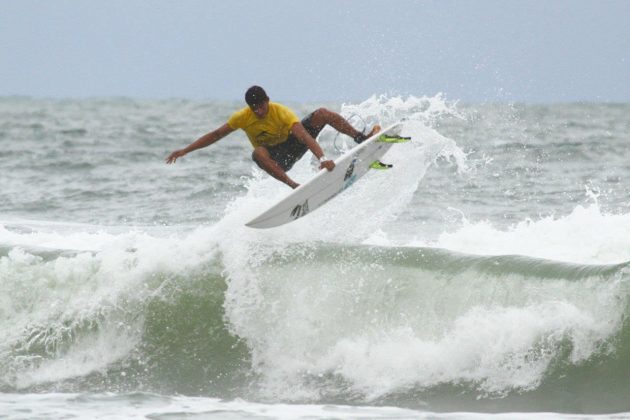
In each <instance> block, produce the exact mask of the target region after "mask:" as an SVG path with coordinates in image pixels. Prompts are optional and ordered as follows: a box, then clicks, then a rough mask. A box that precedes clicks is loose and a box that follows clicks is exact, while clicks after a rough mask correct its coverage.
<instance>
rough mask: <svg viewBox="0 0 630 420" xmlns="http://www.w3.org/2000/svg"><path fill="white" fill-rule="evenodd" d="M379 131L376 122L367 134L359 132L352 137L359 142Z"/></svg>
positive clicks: (379, 127) (379, 128)
mask: <svg viewBox="0 0 630 420" xmlns="http://www.w3.org/2000/svg"><path fill="white" fill-rule="evenodd" d="M379 131H381V126H380V125H378V124H375V125H374V127H372V130H370V132H369V133H368V134H363V133H359V135H358V136H356V137H355V138H354V141H355V142H357V143H359V144H361V143H363V142H364V141H365V140H367V139H369V138H370V137H372V136H373V135H374V134H376V133H378V132H379Z"/></svg>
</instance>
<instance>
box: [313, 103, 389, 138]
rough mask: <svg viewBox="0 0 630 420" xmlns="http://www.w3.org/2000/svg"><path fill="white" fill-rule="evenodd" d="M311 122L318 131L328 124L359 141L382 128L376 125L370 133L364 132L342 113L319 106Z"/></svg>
mask: <svg viewBox="0 0 630 420" xmlns="http://www.w3.org/2000/svg"><path fill="white" fill-rule="evenodd" d="M310 124H311V126H312V127H313V129H315V130H316V131H317V132H318V133H319V131H320V130H321V129H322V128H324V126H325V125H326V124H328V125H330V126H331V127H332V128H334V129H335V130H337V131H339V132H340V133H342V134H345V135H348V136H350V137H352V138H353V139H354V141H356V142H357V143H361V142H362V141H363V140H365V139H367V138H368V137H370V136H372V135H374V134H376V133H377V132H378V131H379V130H380V129H381V127H380V126H378V125H375V126H374V127H372V130H371V131H370V132H369V133H368V134H363V133H362V132H360V131H358V130H356V129H355V128H354V127H352V126H351V125H350V123H349V122H348V121H346V119H345V118H343V117H342V116H341V115H339V114H337V113H336V112H333V111H330V110H328V109H326V108H319V109H317V110H315V111H314V112H313V113H312V114H311V118H310Z"/></svg>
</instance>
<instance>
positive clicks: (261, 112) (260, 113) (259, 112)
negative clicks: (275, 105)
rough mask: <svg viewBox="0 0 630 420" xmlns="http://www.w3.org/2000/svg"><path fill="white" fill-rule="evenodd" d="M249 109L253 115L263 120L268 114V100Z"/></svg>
mask: <svg viewBox="0 0 630 420" xmlns="http://www.w3.org/2000/svg"><path fill="white" fill-rule="evenodd" d="M249 108H250V109H251V110H252V111H253V112H254V114H256V116H257V117H258V118H265V116H266V115H267V113H268V112H269V100H267V101H264V102H263V103H261V104H259V105H254V106H250V107H249Z"/></svg>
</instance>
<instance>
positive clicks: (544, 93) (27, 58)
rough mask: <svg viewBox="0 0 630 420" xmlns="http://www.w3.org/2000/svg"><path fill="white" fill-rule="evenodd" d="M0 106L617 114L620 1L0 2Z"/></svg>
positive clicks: (622, 48)
mask: <svg viewBox="0 0 630 420" xmlns="http://www.w3.org/2000/svg"><path fill="white" fill-rule="evenodd" d="M0 59H1V63H2V64H1V66H0V95H30V96H38V97H39V96H46V97H48V96H53V97H89V96H130V97H148V98H162V97H183V98H202V99H241V98H242V96H243V92H244V90H245V89H246V88H247V87H248V86H250V85H251V84H260V85H263V86H264V87H265V88H266V89H267V91H268V92H269V94H270V96H271V97H272V98H274V99H278V100H294V101H312V100H318V101H319V100H339V101H353V100H360V99H365V98H367V97H369V96H370V95H372V94H381V93H385V94H401V95H408V94H411V95H416V96H421V95H434V94H436V93H438V92H443V93H444V94H445V95H446V96H447V98H448V99H451V100H456V99H460V100H463V101H528V102H565V101H576V100H589V101H616V102H629V101H630V1H625V0H619V1H606V0H599V1H598V0H593V1H584V0H574V1H568V0H522V1H499V0H497V1H485V0H479V1H472V0H470V1H467V0H461V1H451V0H440V1H411V0H401V1H395V0H389V1H386V0H381V1H374V0H338V1H332V0H304V1H300V0H265V1H244V0H222V1H214V0H212V1H210V0H208V1H201V0H172V1H167V0H108V1H105V0H103V1H89V0H56V1H52V0H49V1H46V0H40V1H36V0H0Z"/></svg>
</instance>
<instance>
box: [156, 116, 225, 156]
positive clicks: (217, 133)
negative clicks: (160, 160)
mask: <svg viewBox="0 0 630 420" xmlns="http://www.w3.org/2000/svg"><path fill="white" fill-rule="evenodd" d="M232 131H234V129H233V128H232V127H230V126H229V125H227V124H223V125H222V126H221V127H219V128H217V129H216V130H214V131H211V132H209V133H208V134H204V135H203V136H201V137H199V138H198V139H197V140H195V141H194V142H193V143H191V144H189V145H188V146H186V147H184V148H183V149H179V150H175V151H174V152H173V153H171V154H170V155H168V157H167V158H166V163H175V161H176V160H177V159H178V158H180V157H182V156H184V155H186V154H188V153H190V152H192V151H193V150H197V149H201V148H203V147H207V146H210V145H211V144H212V143H216V142H217V141H219V140H221V139H222V138H223V137H225V136H227V135H228V134H230V133H231V132H232Z"/></svg>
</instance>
